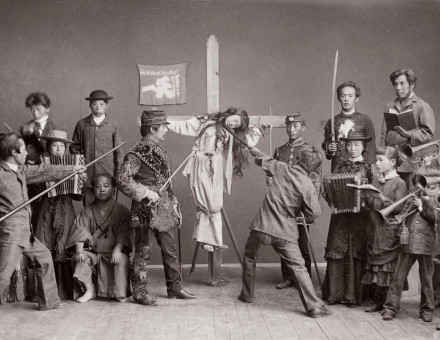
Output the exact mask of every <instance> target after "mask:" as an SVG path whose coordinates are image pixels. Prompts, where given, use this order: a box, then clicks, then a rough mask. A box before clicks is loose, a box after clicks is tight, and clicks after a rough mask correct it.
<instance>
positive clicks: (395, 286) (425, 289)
mask: <svg viewBox="0 0 440 340" xmlns="http://www.w3.org/2000/svg"><path fill="white" fill-rule="evenodd" d="M416 261H418V262H419V275H420V285H421V294H420V306H419V312H420V315H422V314H423V313H425V312H431V313H432V312H433V311H434V289H433V285H432V276H433V275H434V256H431V255H417V254H409V253H404V252H401V253H400V254H399V258H398V259H397V264H396V271H395V272H394V277H393V281H392V282H391V286H390V288H389V289H388V294H387V300H386V301H385V304H384V308H385V309H388V310H390V311H391V312H392V313H393V314H394V315H396V314H397V313H398V312H399V309H400V298H401V297H402V290H403V287H404V284H405V281H406V278H407V276H408V273H409V271H410V270H411V267H412V266H413V264H414V263H415V262H416Z"/></svg>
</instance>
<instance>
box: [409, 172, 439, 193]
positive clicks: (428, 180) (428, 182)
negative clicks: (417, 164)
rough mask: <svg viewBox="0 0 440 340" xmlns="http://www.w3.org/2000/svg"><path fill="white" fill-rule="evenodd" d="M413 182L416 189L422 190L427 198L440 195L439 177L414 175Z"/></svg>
mask: <svg viewBox="0 0 440 340" xmlns="http://www.w3.org/2000/svg"><path fill="white" fill-rule="evenodd" d="M414 182H415V185H416V187H417V188H420V189H422V190H423V191H424V192H425V194H426V195H428V196H434V195H438V194H440V176H423V175H416V176H415V179H414Z"/></svg>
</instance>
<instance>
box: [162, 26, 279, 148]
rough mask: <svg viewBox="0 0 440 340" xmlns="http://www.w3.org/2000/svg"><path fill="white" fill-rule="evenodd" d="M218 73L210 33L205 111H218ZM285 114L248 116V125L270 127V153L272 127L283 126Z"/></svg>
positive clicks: (214, 40) (215, 47)
mask: <svg viewBox="0 0 440 340" xmlns="http://www.w3.org/2000/svg"><path fill="white" fill-rule="evenodd" d="M219 84H220V73H219V44H218V40H217V38H216V37H215V35H212V34H211V35H210V36H209V38H208V40H207V42H206V87H207V88H206V96H207V98H206V99H207V111H206V112H207V113H217V112H219V111H220V86H219ZM192 117H193V116H170V119H171V120H188V119H190V118H192ZM284 119H285V116H284V115H282V116H277V115H275V116H272V110H271V109H270V114H269V116H261V115H253V116H249V125H250V126H251V127H252V126H255V125H256V124H258V123H259V124H265V125H268V126H269V127H270V130H269V131H270V133H269V139H270V150H269V153H270V154H272V133H271V130H272V128H285V127H286V124H285V123H284Z"/></svg>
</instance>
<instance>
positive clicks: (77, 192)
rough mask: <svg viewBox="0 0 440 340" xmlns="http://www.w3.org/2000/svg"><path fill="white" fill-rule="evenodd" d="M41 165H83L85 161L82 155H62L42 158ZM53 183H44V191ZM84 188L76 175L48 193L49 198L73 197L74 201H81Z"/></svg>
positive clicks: (82, 181) (80, 179) (81, 180)
mask: <svg viewBox="0 0 440 340" xmlns="http://www.w3.org/2000/svg"><path fill="white" fill-rule="evenodd" d="M41 164H52V165H85V164H86V161H85V158H84V155H63V156H42V157H41ZM54 184H55V182H46V183H45V185H46V189H47V188H50V187H51V186H52V185H54ZM83 187H84V180H83V179H82V178H80V176H79V175H78V174H76V175H75V176H73V177H71V178H69V179H68V180H67V181H65V182H64V183H61V184H60V185H58V186H56V187H55V188H53V189H52V190H50V191H49V192H48V196H49V197H55V196H60V195H69V194H70V195H73V196H72V198H73V199H75V200H78V201H79V200H81V199H82V190H83Z"/></svg>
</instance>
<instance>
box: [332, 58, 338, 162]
mask: <svg viewBox="0 0 440 340" xmlns="http://www.w3.org/2000/svg"><path fill="white" fill-rule="evenodd" d="M338 57H339V51H336V54H335V63H334V65H333V82H332V118H331V138H332V143H334V142H336V138H335V91H336V75H337V73H338ZM334 154H335V152H332V153H330V155H334Z"/></svg>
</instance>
